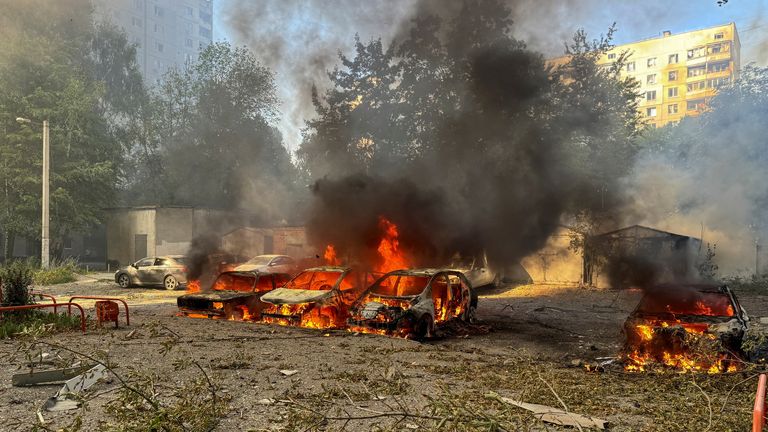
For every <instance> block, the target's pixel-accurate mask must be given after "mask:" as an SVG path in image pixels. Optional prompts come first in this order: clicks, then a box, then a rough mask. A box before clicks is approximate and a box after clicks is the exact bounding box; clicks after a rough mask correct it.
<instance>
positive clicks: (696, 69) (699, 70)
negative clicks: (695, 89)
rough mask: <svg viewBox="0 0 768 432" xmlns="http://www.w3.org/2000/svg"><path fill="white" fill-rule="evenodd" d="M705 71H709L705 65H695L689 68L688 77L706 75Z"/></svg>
mask: <svg viewBox="0 0 768 432" xmlns="http://www.w3.org/2000/svg"><path fill="white" fill-rule="evenodd" d="M705 73H707V69H706V68H705V67H704V65H701V66H693V67H689V68H688V78H690V77H697V76H701V75H704V74H705Z"/></svg>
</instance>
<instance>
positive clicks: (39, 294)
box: [29, 291, 58, 313]
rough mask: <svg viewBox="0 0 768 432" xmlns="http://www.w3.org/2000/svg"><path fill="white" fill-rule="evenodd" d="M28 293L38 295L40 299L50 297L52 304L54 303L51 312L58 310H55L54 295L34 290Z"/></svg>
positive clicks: (56, 305)
mask: <svg viewBox="0 0 768 432" xmlns="http://www.w3.org/2000/svg"><path fill="white" fill-rule="evenodd" d="M29 295H32V296H38V297H40V299H42V298H43V297H45V298H47V299H50V300H51V301H52V302H53V305H54V308H53V313H58V310H57V307H58V304H57V303H56V297H54V296H52V295H50V294H43V293H41V292H36V291H30V292H29Z"/></svg>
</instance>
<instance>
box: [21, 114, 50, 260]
mask: <svg viewBox="0 0 768 432" xmlns="http://www.w3.org/2000/svg"><path fill="white" fill-rule="evenodd" d="M16 121H17V122H19V123H32V120H30V119H27V118H22V117H17V118H16ZM49 139H50V131H49V128H48V120H43V200H42V201H43V202H42V204H43V220H42V223H41V225H42V241H41V250H40V265H41V266H42V268H44V269H47V268H48V267H49V266H50V264H51V258H50V250H51V238H50V233H49V227H48V225H49V221H50V201H51V200H50V198H51V197H50V190H49V183H50V173H51V145H50V141H49Z"/></svg>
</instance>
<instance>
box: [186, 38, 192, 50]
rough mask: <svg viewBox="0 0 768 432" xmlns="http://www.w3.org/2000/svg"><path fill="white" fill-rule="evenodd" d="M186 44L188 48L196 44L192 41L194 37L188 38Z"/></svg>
mask: <svg viewBox="0 0 768 432" xmlns="http://www.w3.org/2000/svg"><path fill="white" fill-rule="evenodd" d="M184 46H186V47H187V48H192V47H194V45H193V43H192V39H189V38H187V40H185V41H184Z"/></svg>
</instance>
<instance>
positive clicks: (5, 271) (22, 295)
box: [0, 260, 34, 306]
mask: <svg viewBox="0 0 768 432" xmlns="http://www.w3.org/2000/svg"><path fill="white" fill-rule="evenodd" d="M33 277H34V270H33V266H32V263H31V262H29V261H21V260H18V261H11V262H10V263H6V264H5V265H3V266H2V267H0V287H2V290H3V292H2V303H3V304H4V305H6V306H17V305H26V304H31V303H33V302H32V298H31V296H30V295H29V290H30V287H31V286H32V282H33Z"/></svg>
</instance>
